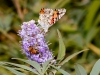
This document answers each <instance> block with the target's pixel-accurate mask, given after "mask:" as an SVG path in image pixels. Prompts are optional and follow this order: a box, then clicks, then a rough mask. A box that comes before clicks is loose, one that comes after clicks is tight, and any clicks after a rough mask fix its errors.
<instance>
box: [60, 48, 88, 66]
mask: <svg viewBox="0 0 100 75" xmlns="http://www.w3.org/2000/svg"><path fill="white" fill-rule="evenodd" d="M84 51H87V49H86V50H82V51H79V52H76V53H74V54H72V55H70V56H68V57H67V58H65V59H64V60H63V61H62V62H61V63H60V65H63V64H65V63H66V62H68V61H69V60H70V59H72V58H73V57H74V56H76V55H78V54H80V53H82V52H84Z"/></svg>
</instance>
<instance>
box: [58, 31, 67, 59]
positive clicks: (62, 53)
mask: <svg viewBox="0 0 100 75" xmlns="http://www.w3.org/2000/svg"><path fill="white" fill-rule="evenodd" d="M57 32H58V37H59V52H58V56H57V60H61V59H63V57H64V56H65V50H66V48H65V45H64V42H63V39H62V36H61V34H60V32H59V30H57Z"/></svg>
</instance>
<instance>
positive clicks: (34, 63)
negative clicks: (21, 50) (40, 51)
mask: <svg viewBox="0 0 100 75" xmlns="http://www.w3.org/2000/svg"><path fill="white" fill-rule="evenodd" d="M13 59H16V60H20V61H23V62H25V63H27V64H29V65H31V66H33V67H34V68H35V69H36V70H37V71H38V72H39V73H40V74H42V72H41V66H40V64H38V63H37V62H35V61H31V60H24V59H19V58H13Z"/></svg>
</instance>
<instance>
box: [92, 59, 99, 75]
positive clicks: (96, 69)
mask: <svg viewBox="0 0 100 75" xmlns="http://www.w3.org/2000/svg"><path fill="white" fill-rule="evenodd" d="M99 74H100V59H99V60H98V61H97V62H96V63H95V64H94V66H93V68H92V71H91V72H90V75H99Z"/></svg>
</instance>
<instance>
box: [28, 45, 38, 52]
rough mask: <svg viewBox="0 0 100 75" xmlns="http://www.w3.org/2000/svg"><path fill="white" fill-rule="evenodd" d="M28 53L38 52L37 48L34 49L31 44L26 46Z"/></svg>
mask: <svg viewBox="0 0 100 75" xmlns="http://www.w3.org/2000/svg"><path fill="white" fill-rule="evenodd" d="M28 50H29V52H30V54H39V52H38V50H37V49H34V48H33V47H32V46H29V48H28Z"/></svg>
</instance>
